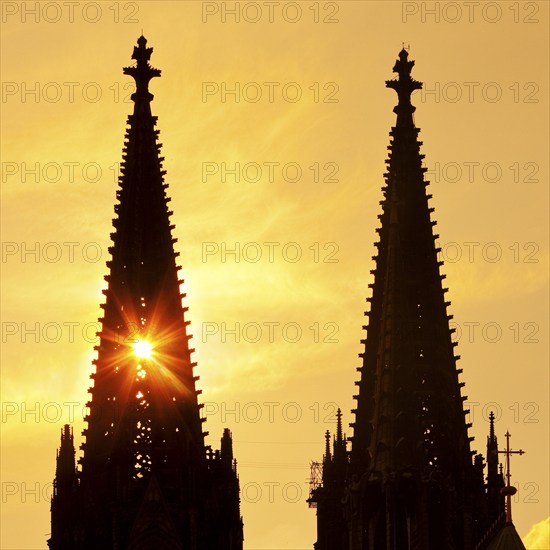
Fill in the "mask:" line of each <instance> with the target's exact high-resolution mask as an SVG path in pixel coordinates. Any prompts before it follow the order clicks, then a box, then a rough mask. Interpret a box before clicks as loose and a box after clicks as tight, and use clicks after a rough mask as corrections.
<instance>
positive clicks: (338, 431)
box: [336, 409, 343, 443]
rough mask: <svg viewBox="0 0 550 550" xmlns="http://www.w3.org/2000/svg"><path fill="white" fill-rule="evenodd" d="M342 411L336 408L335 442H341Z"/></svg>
mask: <svg viewBox="0 0 550 550" xmlns="http://www.w3.org/2000/svg"><path fill="white" fill-rule="evenodd" d="M342 440H343V437H342V411H341V410H340V409H338V410H337V411H336V442H337V443H342Z"/></svg>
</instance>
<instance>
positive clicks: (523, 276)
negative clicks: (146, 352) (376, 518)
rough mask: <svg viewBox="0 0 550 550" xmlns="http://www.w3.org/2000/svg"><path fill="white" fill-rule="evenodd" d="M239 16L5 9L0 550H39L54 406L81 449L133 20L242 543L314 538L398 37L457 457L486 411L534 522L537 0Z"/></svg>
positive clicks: (537, 443) (334, 5) (542, 51)
mask: <svg viewBox="0 0 550 550" xmlns="http://www.w3.org/2000/svg"><path fill="white" fill-rule="evenodd" d="M233 4H235V3H234V2H229V3H222V2H218V3H214V2H203V3H202V2H192V1H180V2H162V1H159V2H137V3H136V2H99V3H93V2H92V3H90V2H84V3H78V4H77V5H76V4H75V6H74V11H73V12H70V11H69V8H68V7H67V6H66V5H64V4H63V3H62V2H49V3H40V5H39V7H40V9H39V11H38V12H37V13H36V14H33V13H28V10H32V9H33V8H34V5H35V2H4V3H3V4H2V38H1V40H2V42H1V45H2V54H1V70H2V74H1V77H2V78H1V79H2V103H1V107H2V130H1V131H2V134H1V137H2V150H1V154H2V162H3V164H2V242H3V248H2V275H3V285H2V368H1V377H2V396H1V397H2V402H3V404H2V421H1V422H2V423H1V429H2V464H1V479H2V503H1V506H2V524H1V533H2V535H1V537H2V538H1V541H0V546H1V547H2V548H12V549H31V548H32V549H35V548H36V549H38V548H40V549H44V548H45V540H46V538H47V536H46V535H47V533H49V530H50V527H49V494H50V487H51V486H50V483H51V480H52V478H53V474H54V467H55V449H56V447H57V445H58V440H59V430H60V428H61V426H62V425H63V423H65V422H67V421H69V420H72V419H71V418H70V417H71V416H74V424H75V434H76V439H77V440H78V443H80V442H81V441H82V438H81V436H80V430H81V429H82V427H83V423H82V407H83V404H84V403H85V402H86V401H87V399H88V396H87V393H86V391H87V388H88V387H89V386H90V380H89V378H88V375H89V373H90V372H91V360H92V358H93V357H94V352H93V350H92V347H93V345H94V343H93V333H94V330H95V325H94V323H95V322H96V320H97V318H98V316H99V315H100V308H99V304H100V302H101V300H102V295H101V288H102V287H103V284H104V281H103V275H105V274H106V273H107V270H106V267H105V261H106V260H107V259H108V256H107V246H109V233H110V232H111V231H112V228H111V225H110V224H111V219H112V217H113V215H114V213H113V204H114V202H115V188H116V186H115V172H116V163H118V162H120V160H121V148H122V142H123V135H124V128H125V120H126V116H127V115H128V114H130V112H131V110H132V104H131V102H129V100H128V98H127V96H128V94H129V93H130V91H131V88H130V87H129V82H130V80H131V79H130V78H129V77H125V76H123V75H122V67H123V66H126V65H129V64H130V61H131V60H130V56H131V53H132V48H133V45H134V43H135V41H136V39H137V37H138V36H139V34H140V33H141V30H142V29H143V32H144V34H145V35H146V37H147V38H148V40H149V43H148V45H149V46H153V47H154V49H155V51H154V53H153V57H152V60H151V61H152V64H153V65H154V66H155V67H158V68H160V69H161V70H162V71H163V75H162V77H161V78H160V79H155V80H154V81H153V82H152V84H151V90H152V92H153V93H154V94H155V99H154V101H153V103H152V109H153V112H154V114H156V115H158V117H159V122H158V127H159V128H160V131H161V135H160V141H161V142H162V143H163V144H164V146H163V154H164V156H165V157H166V160H165V163H164V165H165V168H166V169H167V171H168V174H167V181H168V182H169V183H170V189H169V192H170V195H171V196H172V207H173V210H174V212H175V215H174V217H173V220H174V223H176V229H175V231H174V236H175V237H177V238H178V239H179V241H178V243H177V245H176V246H177V249H178V250H179V251H181V253H182V254H181V263H182V265H183V270H182V275H183V277H184V278H185V280H186V283H185V287H186V291H187V292H188V298H187V300H186V302H187V303H186V305H188V306H189V308H190V310H189V312H190V318H191V321H192V325H191V327H192V332H193V334H194V346H195V347H196V350H197V351H196V354H195V360H197V361H198V364H199V367H198V371H199V374H200V375H201V381H200V386H199V387H201V388H202V389H203V394H202V398H203V402H205V403H206V407H205V410H206V412H207V413H208V422H207V429H208V430H209V431H210V437H209V442H210V443H212V444H213V445H215V446H218V445H219V437H220V436H221V432H222V428H223V427H224V426H228V427H229V428H230V429H231V430H232V431H233V437H234V440H235V454H236V457H237V459H238V461H239V473H240V480H241V488H242V489H243V495H242V513H243V516H244V522H245V548H247V549H248V550H252V549H267V548H270V549H273V548H277V549H281V550H283V549H297V548H300V549H302V548H304V549H305V548H312V546H313V542H314V541H315V513H314V511H313V510H309V509H308V508H307V504H306V503H305V500H306V498H307V491H308V486H307V479H308V477H309V462H310V461H311V460H313V459H316V460H317V459H320V458H321V456H322V452H323V433H324V432H325V430H326V429H332V428H333V425H334V424H333V422H334V420H335V417H334V412H335V408H336V407H337V406H340V407H341V408H342V410H343V411H344V420H345V422H346V424H347V423H348V422H350V421H352V417H351V414H350V412H349V411H350V409H351V407H352V406H353V403H354V402H353V400H352V398H351V397H352V394H353V393H355V389H356V388H355V386H354V384H353V382H354V381H355V380H356V379H357V373H356V371H355V367H356V366H358V365H359V359H358V357H357V354H358V353H360V352H361V351H362V350H361V345H360V343H359V340H360V339H361V338H364V333H363V331H362V330H361V325H363V324H364V323H365V318H364V317H363V315H362V313H363V311H364V310H365V309H366V303H365V298H366V297H367V296H369V295H370V291H369V289H368V283H369V282H372V281H371V275H370V270H371V269H372V268H373V267H374V266H373V263H372V260H371V256H372V255H373V254H374V247H373V242H374V241H375V237H376V233H375V228H376V227H377V222H378V220H377V218H376V215H377V214H379V213H380V206H379V204H378V201H379V200H381V198H382V195H381V190H380V189H381V186H382V183H383V178H382V174H383V172H384V160H385V158H386V154H387V150H386V147H387V145H388V143H389V137H388V132H389V130H390V127H391V126H392V124H393V122H394V117H395V115H394V114H393V113H392V108H393V106H394V105H395V103H396V97H395V93H394V92H393V91H391V90H387V89H386V88H385V85H384V81H385V80H386V79H389V78H393V74H392V72H391V68H392V67H393V64H394V62H395V59H396V57H397V54H398V52H399V50H400V48H401V44H402V42H403V41H404V42H405V44H410V52H411V58H412V59H414V60H415V61H416V67H415V69H414V71H413V76H414V77H415V78H417V79H418V80H421V81H423V82H424V83H425V87H426V88H427V89H428V90H431V91H432V93H431V94H430V93H428V94H423V93H417V94H416V95H415V98H414V101H413V103H414V104H415V105H416V106H417V111H416V115H415V116H416V123H417V125H418V126H419V127H420V128H421V129H422V133H421V139H423V141H424V146H423V150H422V152H423V153H424V154H425V155H426V159H425V163H426V166H427V167H428V168H429V170H430V172H431V173H430V174H429V178H430V179H431V181H432V185H431V187H430V192H431V193H433V195H434V198H433V200H432V203H433V206H435V209H436V210H435V219H436V220H437V221H438V227H437V230H438V231H437V232H438V233H439V234H440V235H441V237H440V245H441V246H442V247H443V251H444V253H443V257H442V259H444V260H446V264H445V266H444V268H443V272H444V273H446V274H447V282H448V285H447V286H448V287H449V289H450V291H449V294H448V296H449V299H450V300H452V306H451V307H450V313H452V314H453V315H454V321H456V323H457V324H458V326H459V329H460V331H461V338H460V343H459V346H458V350H459V351H458V353H460V355H461V356H462V360H461V361H460V365H459V366H460V367H461V368H463V369H464V375H463V376H462V380H464V381H465V382H466V387H465V391H464V393H465V395H468V401H467V402H468V403H469V407H470V409H471V410H472V413H471V414H470V421H473V423H474V427H473V429H472V430H471V435H474V436H475V437H476V440H475V442H474V444H473V445H474V448H476V449H477V450H478V451H484V447H485V437H486V433H487V429H488V427H487V424H486V417H487V415H488V412H489V410H491V409H494V410H495V411H496V412H497V417H499V416H500V420H499V422H498V423H497V435H498V436H499V438H500V441H501V443H503V442H504V437H503V435H504V433H505V431H506V429H509V430H510V432H511V433H512V440H511V442H512V446H513V447H515V448H518V447H521V448H523V449H524V450H526V451H527V452H526V454H525V455H524V456H523V457H516V458H514V459H513V481H514V482H515V483H516V484H517V485H518V487H519V489H520V490H519V493H518V496H517V498H516V500H517V502H516V503H515V505H514V518H515V523H516V526H517V528H518V531H519V532H520V534H521V535H522V536H524V535H526V534H527V532H528V531H529V529H530V528H531V526H532V525H533V524H535V523H538V522H542V521H543V520H544V519H545V518H547V517H548V515H549V500H548V495H549V491H548V487H549V479H548V469H547V465H548V462H549V452H548V451H549V445H548V433H549V430H550V427H549V425H548V424H549V421H548V418H549V415H548V410H549V397H548V395H549V382H548V339H547V334H548V181H549V180H548V146H549V140H548V126H547V121H548V114H549V113H548V66H549V59H548V3H546V2H519V3H518V2H489V3H479V5H477V3H473V4H472V3H467V2H439V3H437V6H438V7H437V6H436V3H435V2H418V3H416V2H397V1H392V2H389V1H388V2H376V1H365V2H361V1H346V2H310V1H302V2H300V3H298V4H296V3H293V2H279V3H278V4H277V5H273V8H272V9H273V12H271V13H270V11H269V6H268V5H266V3H264V2H257V3H256V5H258V6H260V11H257V10H256V7H255V6H254V5H252V4H254V3H251V2H237V3H236V4H237V5H238V8H239V15H240V22H235V16H234V15H231V13H224V11H223V10H224V9H226V8H231V7H232V6H233ZM474 4H476V5H474ZM46 6H47V9H46ZM296 6H298V8H299V9H300V11H301V13H300V11H297V8H296ZM457 6H458V10H459V11H457ZM433 9H435V10H436V12H430V10H433ZM25 10H27V11H25ZM469 10H470V11H469ZM256 17H259V18H260V19H259V21H258V22H256V23H254V22H252V21H253V20H254V18H256ZM316 18H318V19H319V22H316ZM436 18H437V19H438V21H436ZM470 19H471V21H470ZM293 20H295V22H292V21H293ZM117 21H118V22H117ZM325 21H326V22H325ZM331 21H332V22H331ZM453 21H454V22H453ZM36 83H38V84H36ZM266 83H267V84H266ZM269 83H271V84H269ZM36 86H38V87H37V88H36ZM236 86H238V90H239V95H238V96H236V95H235V94H234V93H233V94H231V93H230V90H231V89H233V90H234V89H236ZM33 88H35V89H36V90H37V93H33V92H32V89H33ZM223 89H225V90H226V91H228V92H229V93H227V95H225V96H223V95H222V94H221V91H222V90H223ZM29 90H30V91H29ZM270 90H271V91H272V93H273V96H272V97H271V98H270ZM297 92H301V94H302V95H301V98H300V99H297V100H295V97H296V93H297ZM258 93H261V95H260V96H258V95H257V94H258ZM499 94H500V95H499ZM236 97H238V99H239V101H238V102H237V101H236ZM256 99H257V101H256ZM36 163H38V169H39V173H33V172H32V170H33V169H35V168H36ZM222 163H225V164H223V165H222ZM236 163H239V165H240V168H241V169H242V170H241V171H240V181H238V182H237V181H235V175H234V174H232V173H231V172H230V170H231V169H232V168H234V167H235V164H236ZM247 163H252V164H248V165H247ZM316 163H318V164H316ZM245 165H247V166H246V169H245V168H244V166H245ZM258 165H259V166H260V167H261V169H262V171H261V174H258V177H256V170H257V167H258ZM270 167H272V170H273V173H272V174H271V173H270V170H269V169H270ZM298 168H299V169H300V170H301V176H300V174H299V172H297V170H298ZM222 169H223V170H224V174H223V178H222ZM225 169H227V170H229V171H228V172H227V173H225ZM73 171H74V172H73ZM271 175H272V176H273V177H270V176H271ZM317 176H319V177H317ZM256 179H257V180H258V181H255V180H256ZM315 179H319V180H320V181H315ZM293 180H296V181H293ZM323 180H325V181H323ZM36 243H38V245H36ZM70 243H73V244H70ZM235 243H238V246H239V255H238V259H239V261H238V262H237V261H236V256H235V254H231V253H230V252H229V250H230V249H235V246H236V244H235ZM265 243H275V244H265ZM292 243H294V244H292ZM467 243H470V244H467ZM37 246H38V248H36V247H37ZM33 248H36V250H37V254H33V253H32V252H29V250H32V249H33ZM224 250H225V251H227V252H228V253H227V254H226V255H225V257H224V256H222V251H224ZM297 252H300V253H301V254H302V256H301V258H300V259H299V260H298V261H295V262H293V261H292V260H293V259H294V258H295V255H296V254H297ZM259 254H261V256H258V255H259ZM256 259H257V261H256ZM324 260H325V261H324ZM37 324H38V325H37ZM36 326H38V333H37V334H36V335H34V334H32V333H31V332H28V331H29V330H33V329H34V328H35V327H36ZM236 327H237V328H238V334H239V336H240V341H239V342H236V341H235V335H234V333H231V332H230V331H231V330H232V329H235V328H236ZM270 327H271V330H272V332H271V331H270ZM311 327H312V328H311ZM298 329H299V330H300V331H301V335H300V334H299V333H297V332H296V331H297V330H298ZM256 339H258V341H257V342H255V341H254V340H256ZM293 339H294V340H297V341H296V342H292V341H291V340H293ZM36 340H38V341H36ZM37 404H38V405H37ZM33 409H35V410H36V413H33V412H32V410H33ZM348 432H350V430H348ZM37 489H38V492H37V493H36V494H35V492H36V490H37ZM542 525H543V524H542V523H541V529H542V528H543V527H542ZM546 525H547V524H546ZM530 540H535V538H534V537H533V538H531V539H530ZM541 544H543V543H541ZM530 548H533V549H534V548H543V546H531V547H530Z"/></svg>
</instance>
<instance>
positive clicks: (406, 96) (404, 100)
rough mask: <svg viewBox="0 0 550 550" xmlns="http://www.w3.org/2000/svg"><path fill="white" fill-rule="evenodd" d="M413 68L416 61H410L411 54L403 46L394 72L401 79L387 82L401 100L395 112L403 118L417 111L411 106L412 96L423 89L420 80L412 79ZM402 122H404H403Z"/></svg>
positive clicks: (388, 86) (387, 85)
mask: <svg viewBox="0 0 550 550" xmlns="http://www.w3.org/2000/svg"><path fill="white" fill-rule="evenodd" d="M413 67H414V61H409V52H408V51H407V50H406V49H405V45H404V44H403V48H402V50H401V51H400V52H399V59H398V60H397V61H396V62H395V65H394V66H393V72H394V73H397V74H398V76H399V78H397V79H394V80H386V87H387V88H392V89H393V90H395V91H396V92H397V97H398V98H399V103H398V105H397V106H396V107H395V108H394V109H393V111H394V113H397V115H403V117H404V116H405V115H407V114H409V115H411V114H412V113H414V111H415V110H416V107H413V105H412V104H411V94H412V93H413V92H414V90H420V89H421V88H422V82H418V80H414V79H413V78H412V77H411V70H412V68H413ZM401 122H403V120H402V121H401ZM398 123H399V121H398Z"/></svg>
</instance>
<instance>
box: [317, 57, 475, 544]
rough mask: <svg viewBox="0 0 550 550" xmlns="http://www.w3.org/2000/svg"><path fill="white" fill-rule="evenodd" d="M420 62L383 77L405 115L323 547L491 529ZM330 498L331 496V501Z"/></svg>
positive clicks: (403, 61)
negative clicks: (433, 185) (332, 516)
mask: <svg viewBox="0 0 550 550" xmlns="http://www.w3.org/2000/svg"><path fill="white" fill-rule="evenodd" d="M413 66H414V61H411V60H410V59H409V53H408V51H407V50H406V49H404V48H403V49H402V50H401V51H400V52H399V57H398V60H397V62H396V63H395V65H394V67H393V71H394V72H395V73H397V78H396V79H393V80H388V81H386V86H387V87H388V88H391V89H393V90H395V91H396V92H397V98H398V102H397V105H396V106H395V108H394V109H393V111H394V113H395V114H396V115H397V117H396V123H395V126H393V127H392V129H391V131H390V137H391V140H390V145H389V147H388V149H389V157H388V159H387V161H386V164H387V172H386V173H385V174H384V177H385V186H384V187H383V194H384V198H383V200H382V201H381V205H382V213H381V214H380V215H379V219H380V227H379V228H378V229H377V232H378V235H379V240H378V242H376V243H375V246H376V248H377V254H376V256H374V257H373V260H374V261H375V267H374V269H372V270H371V274H372V275H373V279H374V280H373V282H372V283H371V284H369V287H371V288H372V296H371V297H369V298H368V299H367V301H368V302H369V303H370V309H369V310H368V311H367V312H366V313H365V315H366V316H367V317H368V324H367V325H365V326H364V327H363V328H364V329H365V330H366V331H367V334H366V338H365V339H363V340H362V341H361V343H362V344H363V345H364V347H363V351H362V353H360V354H359V356H360V358H361V359H362V365H361V366H360V367H358V369H357V370H358V371H359V372H360V379H359V380H358V381H357V382H356V385H357V386H358V392H357V395H355V396H354V399H355V400H356V401H357V406H356V408H355V409H353V411H352V413H353V414H354V415H355V419H354V422H353V423H352V424H351V426H352V428H353V437H352V438H351V443H352V444H351V451H350V453H349V467H348V468H347V471H346V475H345V476H344V478H345V481H344V484H346V488H345V490H340V491H338V490H333V491H332V495H333V497H330V492H329V491H328V489H327V490H326V491H325V487H324V486H323V487H322V488H320V489H318V490H317V492H316V496H317V497H318V499H319V500H318V501H317V502H318V509H317V517H318V526H319V530H318V545H319V548H323V549H326V550H336V549H338V550H341V549H344V548H346V549H347V548H349V549H350V550H356V549H361V550H365V549H367V550H402V549H406V550H411V549H413V548H422V549H424V550H443V549H445V550H447V549H451V548H453V549H454V548H461V549H463V550H470V549H472V548H473V546H474V544H475V541H476V540H477V538H478V536H479V534H480V531H481V530H482V529H484V528H485V523H484V522H485V520H486V518H485V516H484V514H485V515H486V513H485V511H484V510H482V508H483V506H482V503H481V502H478V501H479V500H480V496H481V499H483V498H484V496H485V491H484V486H483V473H482V470H483V464H482V459H481V457H478V458H477V460H476V463H475V464H474V462H473V460H472V454H473V453H472V451H471V450H470V441H471V439H472V438H470V437H469V436H468V428H469V426H470V425H469V424H468V423H466V420H465V415H466V414H467V411H466V410H464V406H463V402H464V400H465V399H466V396H462V395H461V388H462V386H463V385H464V384H463V383H462V382H460V381H459V375H460V373H461V372H462V371H461V369H458V368H457V366H456V362H457V360H458V359H459V356H458V355H455V352H454V350H455V346H456V343H455V342H454V341H453V339H452V332H453V329H451V327H450V326H449V321H450V319H451V318H452V316H451V315H449V314H448V313H447V307H448V306H449V305H450V302H449V301H448V300H447V299H446V297H445V294H446V292H447V288H445V287H444V286H443V280H444V278H445V275H443V274H441V273H440V267H441V265H442V262H441V261H439V259H438V252H440V250H439V249H438V248H437V246H436V244H435V243H436V240H437V239H438V237H439V236H438V235H437V234H435V233H434V230H433V228H434V226H435V225H436V222H435V221H433V220H432V213H433V210H434V209H433V208H432V207H430V205H429V200H430V198H431V195H430V194H428V193H427V190H426V188H427V186H428V184H429V182H428V181H426V180H425V179H424V174H425V172H426V171H427V168H425V167H424V166H423V159H424V155H423V154H421V152H420V147H421V145H422V142H421V141H420V140H419V139H418V134H419V132H420V130H419V129H418V128H416V126H415V121H414V118H413V113H414V112H415V107H414V106H413V105H412V103H411V96H412V94H413V92H414V91H415V90H419V89H421V88H422V83H421V82H418V81H417V80H414V79H413V77H412V76H411V71H412V68H413ZM337 439H338V437H337ZM340 489H342V488H340ZM341 494H346V495H347V496H346V497H345V502H346V504H345V505H344V508H345V509H344V510H341V513H343V515H344V516H345V517H347V518H349V521H348V522H347V525H346V526H345V532H342V533H340V536H339V537H336V538H335V537H333V536H332V535H330V533H329V527H328V523H327V522H326V521H324V520H323V519H322V518H323V517H324V516H325V515H326V513H327V512H326V510H328V508H329V507H331V506H332V507H334V506H336V501H337V499H338V498H340V495H341ZM329 498H333V499H334V500H332V501H331V502H330V504H324V503H323V502H324V501H323V499H325V501H326V500H327V499H329ZM474 517H475V518H476V519H474ZM331 528H334V525H333V526H332V527H331ZM340 528H344V527H343V526H342V524H341V525H340ZM333 540H337V541H338V542H337V543H336V544H333V543H332V542H330V541H333ZM342 540H345V541H347V542H346V543H345V544H342V542H341V541H342Z"/></svg>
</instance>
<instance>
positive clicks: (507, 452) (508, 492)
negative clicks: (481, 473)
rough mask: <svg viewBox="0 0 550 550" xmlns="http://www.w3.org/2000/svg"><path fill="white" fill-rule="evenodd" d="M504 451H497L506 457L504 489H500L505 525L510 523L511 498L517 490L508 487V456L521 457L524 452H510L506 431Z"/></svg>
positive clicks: (508, 436)
mask: <svg viewBox="0 0 550 550" xmlns="http://www.w3.org/2000/svg"><path fill="white" fill-rule="evenodd" d="M504 437H506V449H505V450H504V451H499V453H500V454H504V455H506V487H503V488H502V489H501V493H502V494H503V495H504V496H505V497H506V523H512V496H514V495H515V494H516V493H517V489H516V488H515V487H513V486H512V485H510V478H511V477H512V475H511V474H510V456H511V455H513V454H516V455H522V454H525V451H524V450H522V449H520V450H519V451H512V450H511V449H510V437H511V435H510V432H509V431H506V434H505V436H504Z"/></svg>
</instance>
